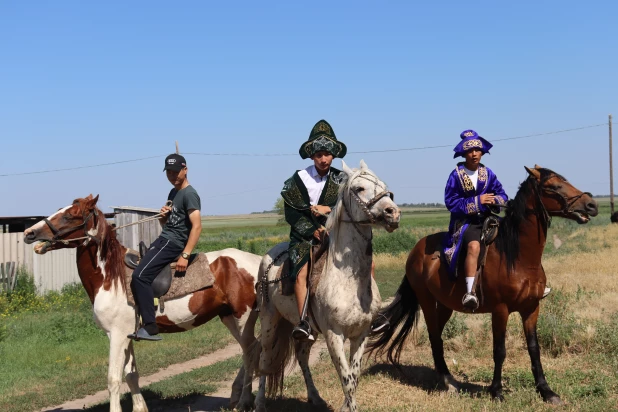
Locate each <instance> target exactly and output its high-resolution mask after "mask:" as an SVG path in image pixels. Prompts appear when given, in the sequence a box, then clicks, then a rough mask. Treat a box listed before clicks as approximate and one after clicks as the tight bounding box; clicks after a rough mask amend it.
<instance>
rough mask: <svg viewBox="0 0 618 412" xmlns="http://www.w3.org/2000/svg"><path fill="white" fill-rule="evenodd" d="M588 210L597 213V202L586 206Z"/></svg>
mask: <svg viewBox="0 0 618 412" xmlns="http://www.w3.org/2000/svg"><path fill="white" fill-rule="evenodd" d="M586 209H587V210H588V211H589V212H596V211H597V204H596V202H589V203H587V204H586Z"/></svg>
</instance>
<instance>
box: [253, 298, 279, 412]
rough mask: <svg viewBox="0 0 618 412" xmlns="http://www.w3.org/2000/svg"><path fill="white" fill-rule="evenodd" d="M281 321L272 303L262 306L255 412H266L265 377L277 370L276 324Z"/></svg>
mask: <svg viewBox="0 0 618 412" xmlns="http://www.w3.org/2000/svg"><path fill="white" fill-rule="evenodd" d="M280 319H281V314H280V313H279V312H278V311H277V309H276V308H275V307H274V305H273V304H272V302H271V303H270V304H269V305H268V304H264V305H263V306H262V308H261V312H260V329H261V337H260V343H259V344H260V345H261V352H260V361H259V366H258V371H259V374H260V375H261V376H260V383H259V386H258V393H257V396H256V397H255V410H256V412H264V411H266V375H268V374H272V373H276V372H277V370H278V369H279V366H280V365H279V364H278V363H277V358H278V355H279V353H278V351H279V350H282V348H278V346H279V345H281V343H279V342H278V334H277V329H278V323H279V320H280Z"/></svg>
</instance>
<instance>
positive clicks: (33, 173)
mask: <svg viewBox="0 0 618 412" xmlns="http://www.w3.org/2000/svg"><path fill="white" fill-rule="evenodd" d="M163 156H165V155H158V156H149V157H140V158H139V159H129V160H119V161H117V162H109V163H99V164H96V165H89V166H76V167H66V168H63V169H48V170H39V171H36V172H20V173H6V174H2V175H0V177H8V176H23V175H36V174H40V173H54V172H66V171H68V170H79V169H89V168H92V167H101V166H111V165H117V164H121V163H131V162H139V161H142V160H148V159H155V158H157V157H163Z"/></svg>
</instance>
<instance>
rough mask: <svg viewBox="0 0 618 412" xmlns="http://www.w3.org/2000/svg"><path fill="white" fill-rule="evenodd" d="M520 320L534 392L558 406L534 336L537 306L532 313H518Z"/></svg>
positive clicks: (559, 400) (558, 398)
mask: <svg viewBox="0 0 618 412" xmlns="http://www.w3.org/2000/svg"><path fill="white" fill-rule="evenodd" d="M520 315H521V320H522V322H523V324H524V333H525V334H526V342H527V344H528V354H529V355H530V361H531V362H532V374H533V375H534V383H535V385H536V390H537V392H539V393H540V394H541V396H542V397H543V400H544V401H545V402H548V403H552V404H555V405H559V404H561V403H562V400H561V399H560V397H559V396H558V395H557V394H556V393H555V392H554V391H552V390H551V389H550V388H549V385H548V384H547V381H546V380H545V374H544V373H543V365H541V350H540V348H539V340H538V338H537V335H536V322H537V319H538V317H539V306H538V305H537V306H536V308H535V309H534V310H533V311H530V312H520Z"/></svg>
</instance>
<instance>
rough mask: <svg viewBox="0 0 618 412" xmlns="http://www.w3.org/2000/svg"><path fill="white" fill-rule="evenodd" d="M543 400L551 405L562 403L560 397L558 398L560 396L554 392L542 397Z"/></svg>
mask: <svg viewBox="0 0 618 412" xmlns="http://www.w3.org/2000/svg"><path fill="white" fill-rule="evenodd" d="M544 401H545V402H547V403H549V404H551V405H562V404H563V403H564V402H562V399H560V396H558V395H556V394H554V395H552V396H548V397H547V398H545V399H544Z"/></svg>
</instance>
